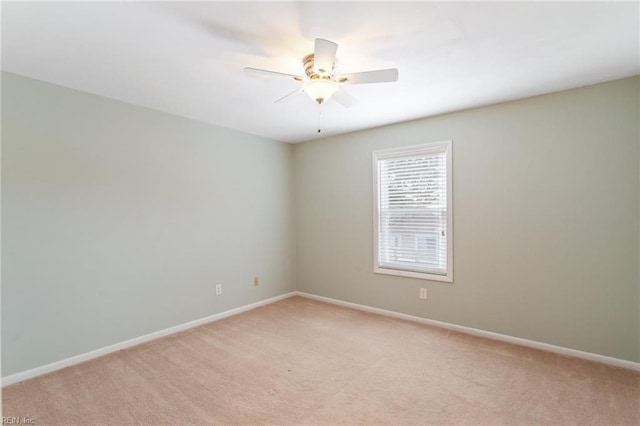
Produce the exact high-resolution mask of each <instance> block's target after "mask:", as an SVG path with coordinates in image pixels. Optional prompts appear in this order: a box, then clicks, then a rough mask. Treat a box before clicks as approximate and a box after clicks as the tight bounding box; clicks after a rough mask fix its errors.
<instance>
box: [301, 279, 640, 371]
mask: <svg viewBox="0 0 640 426" xmlns="http://www.w3.org/2000/svg"><path fill="white" fill-rule="evenodd" d="M293 293H294V294H295V295H297V296H302V297H306V298H308V299H313V300H318V301H321V302H327V303H331V304H334V305H339V306H344V307H346V308H352V309H358V310H360V311H365V312H371V313H374V314H380V315H385V316H388V317H392V318H399V319H403V320H407V321H413V322H417V323H420V324H426V325H431V326H434V327H439V328H446V329H448V330H454V331H459V332H461V333H466V334H472V335H474V336H479V337H486V338H487V339H492V340H499V341H501V342H507V343H513V344H515V345H520V346H527V347H529V348H534V349H540V350H543V351H547V352H553V353H557V354H560V355H567V356H572V357H575V358H582V359H586V360H589V361H595V362H599V363H601V364H607V365H611V366H614V367H621V368H626V369H628V370H634V371H640V363H637V362H633V361H627V360H624V359H618V358H612V357H608V356H604V355H598V354H594V353H590V352H583V351H579V350H576V349H569V348H565V347H562V346H556V345H550V344H548V343H541V342H536V341H533V340H528V339H521V338H519V337H512V336H507V335H505V334H499V333H493V332H490V331H484V330H479V329H477V328H471V327H464V326H461V325H455V324H450V323H447V322H442V321H436V320H431V319H427V318H421V317H416V316H413V315H407V314H402V313H399V312H394V311H388V310H386V309H379V308H372V307H370V306H366V305H359V304H357V303H351V302H344V301H342V300H337V299H331V298H329V297H324V296H317V295H315V294H310V293H305V292H301V291H295V292H293Z"/></svg>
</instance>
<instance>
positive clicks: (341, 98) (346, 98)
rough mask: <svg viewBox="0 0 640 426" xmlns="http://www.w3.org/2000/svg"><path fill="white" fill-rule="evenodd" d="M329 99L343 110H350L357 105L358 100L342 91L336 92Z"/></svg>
mask: <svg viewBox="0 0 640 426" xmlns="http://www.w3.org/2000/svg"><path fill="white" fill-rule="evenodd" d="M331 99H335V100H336V102H338V103H339V104H340V105H342V106H343V107H345V108H351V107H352V106H354V105H356V104H357V103H358V100H357V99H356V98H354V97H353V96H351V95H350V94H349V93H347V92H346V91H345V90H344V89H338V90H336V92H335V93H334V94H333V96H331Z"/></svg>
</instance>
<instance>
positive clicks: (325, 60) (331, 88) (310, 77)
mask: <svg viewBox="0 0 640 426" xmlns="http://www.w3.org/2000/svg"><path fill="white" fill-rule="evenodd" d="M337 50H338V45H337V44H336V43H334V42H332V41H329V40H325V39H322V38H317V39H316V40H315V48H314V51H313V53H310V54H308V55H306V56H305V57H304V58H302V64H303V66H304V72H305V75H304V76H300V75H294V74H286V73H282V72H277V71H269V70H263V69H259V68H251V67H245V68H244V71H246V72H252V73H259V74H265V75H270V76H276V77H286V78H293V79H294V80H296V81H300V82H302V86H301V87H300V88H299V89H296V90H295V91H294V92H292V93H289V94H287V95H285V96H283V97H281V98H280V99H278V100H276V101H275V102H276V103H278V102H281V101H283V100H285V99H289V98H291V97H293V96H294V95H296V94H298V93H300V92H304V93H306V94H307V95H308V96H309V98H311V100H312V101H314V102H317V103H318V104H322V103H323V102H326V101H328V100H329V99H335V100H336V101H337V102H338V103H340V104H341V105H343V106H345V107H347V108H350V107H352V106H354V105H355V104H356V103H358V100H357V99H356V98H354V97H353V96H351V95H350V94H349V93H347V92H346V91H345V90H344V89H343V88H342V86H343V85H345V84H369V83H387V82H393V81H397V80H398V70H397V69H395V68H390V69H385V70H375V71H365V72H356V73H351V74H336V51H337Z"/></svg>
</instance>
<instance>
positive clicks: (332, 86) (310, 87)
mask: <svg viewBox="0 0 640 426" xmlns="http://www.w3.org/2000/svg"><path fill="white" fill-rule="evenodd" d="M337 90H338V85H337V84H336V82H335V81H332V80H329V79H326V78H312V79H309V80H307V81H305V82H304V84H303V85H302V91H303V92H305V93H306V94H307V95H308V96H309V97H310V98H311V100H312V101H314V102H317V103H319V104H321V103H323V102H326V101H328V100H329V99H330V98H331V96H333V94H334V93H335V92H336V91H337Z"/></svg>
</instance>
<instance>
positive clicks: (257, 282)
mask: <svg viewBox="0 0 640 426" xmlns="http://www.w3.org/2000/svg"><path fill="white" fill-rule="evenodd" d="M253 285H254V287H258V286H259V285H260V277H253Z"/></svg>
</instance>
